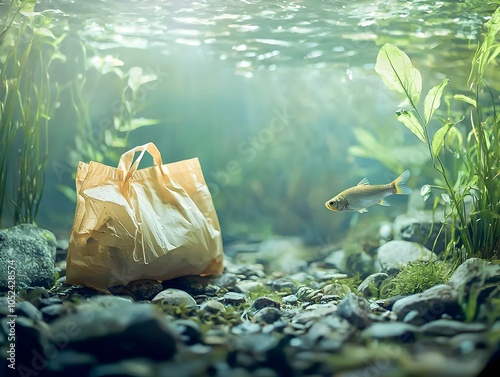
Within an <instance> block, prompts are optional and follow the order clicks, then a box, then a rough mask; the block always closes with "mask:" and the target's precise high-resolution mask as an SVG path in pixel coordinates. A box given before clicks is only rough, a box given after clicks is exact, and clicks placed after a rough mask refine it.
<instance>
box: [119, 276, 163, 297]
mask: <svg viewBox="0 0 500 377" xmlns="http://www.w3.org/2000/svg"><path fill="white" fill-rule="evenodd" d="M125 287H126V288H127V290H128V291H129V292H130V293H131V294H132V295H133V296H134V298H135V299H136V300H152V299H153V298H154V297H155V296H156V295H157V294H158V293H160V292H161V291H162V290H163V286H162V285H161V283H160V282H158V281H157V280H147V279H145V280H136V281H131V282H130V283H128V284H127V285H126V286H125Z"/></svg>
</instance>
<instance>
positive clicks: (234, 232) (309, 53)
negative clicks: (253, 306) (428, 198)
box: [38, 0, 498, 242]
mask: <svg viewBox="0 0 500 377" xmlns="http://www.w3.org/2000/svg"><path fill="white" fill-rule="evenodd" d="M496 6H498V4H497V5H495V4H494V2H486V1H482V0H476V1H461V2H456V1H428V0H423V1H394V0H385V1H375V0H372V1H344V0H343V1H294V2H292V1H250V0H249V1H236V0H232V1H162V0H159V1H145V0H142V1H132V0H129V1H118V0H114V1H110V0H100V1H97V0H92V1H89V0H86V1H84V2H82V1H40V3H39V6H38V7H39V10H42V9H56V10H57V11H56V12H54V19H55V21H56V22H58V23H60V24H61V27H63V28H64V30H65V31H66V32H67V33H68V34H69V37H68V38H67V40H66V41H65V43H66V45H65V46H64V49H65V50H66V52H67V55H68V59H73V60H74V64H73V68H74V70H76V71H78V70H79V69H80V70H81V69H83V68H82V67H83V56H81V53H80V51H81V50H80V49H78V48H75V46H77V45H78V44H77V43H76V42H75V41H83V42H84V44H85V45H86V46H88V48H89V51H90V50H92V51H95V54H97V55H99V56H101V57H104V56H106V55H110V56H112V57H113V58H116V59H119V60H120V61H122V62H123V67H122V68H123V69H129V68H130V67H133V66H140V67H142V68H143V69H144V71H145V72H148V73H151V74H155V75H156V76H157V78H158V79H157V80H156V81H155V82H153V83H151V84H150V85H148V86H145V88H146V89H145V90H144V91H142V92H141V95H143V96H144V99H145V101H146V104H147V106H146V107H145V108H144V109H143V111H142V112H141V115H142V116H145V117H148V118H155V119H159V120H160V124H158V125H156V126H152V127H148V128H144V129H140V130H137V131H134V132H132V133H131V134H130V137H129V144H130V146H131V147H132V146H135V145H139V144H142V143H144V142H147V141H151V140H152V141H154V142H155V143H156V144H157V145H158V147H159V148H160V150H161V151H162V153H163V158H164V160H165V161H176V160H179V159H184V158H190V157H194V156H198V157H199V158H200V160H201V163H202V166H203V168H204V171H205V176H206V180H207V182H208V183H209V186H210V188H211V191H212V194H213V196H214V200H215V204H216V207H217V210H218V213H219V217H220V221H221V224H222V227H223V233H224V235H225V236H226V237H236V238H246V237H254V236H257V237H263V236H266V235H269V234H295V235H301V236H304V237H306V238H307V239H308V240H309V241H310V242H323V241H325V242H326V240H329V241H335V240H339V239H340V238H341V237H342V235H343V234H344V233H345V230H346V229H347V227H348V225H349V223H350V222H351V221H352V218H353V216H357V215H356V214H354V215H353V214H345V213H332V212H329V211H328V210H326V208H325V207H324V202H325V201H326V200H327V199H329V198H330V197H331V196H333V194H336V193H338V192H339V191H341V190H342V189H344V188H346V187H349V186H352V185H354V184H356V183H357V182H358V181H359V180H360V179H361V178H362V177H363V176H367V177H368V178H369V179H370V181H372V182H373V183H385V182H388V181H389V180H391V179H393V178H394V177H395V176H396V175H397V174H396V173H395V172H391V171H390V170H389V169H388V168H387V167H386V166H384V165H383V164H382V163H380V162H377V161H373V160H370V159H364V158H359V157H356V156H354V154H353V153H350V152H352V147H353V146H355V145H358V144H359V141H358V139H357V137H356V135H358V137H359V135H360V134H363V132H365V133H366V132H369V133H370V134H371V135H374V137H375V140H376V141H377V143H378V144H377V143H372V145H373V148H375V149H376V150H378V151H383V152H382V155H385V157H384V158H386V159H388V160H390V161H394V165H395V166H396V168H395V169H399V168H401V169H403V168H405V169H406V168H409V169H410V170H412V176H413V177H412V179H411V181H410V185H411V186H413V187H416V188H417V191H418V188H419V185H421V184H424V183H426V182H427V181H428V180H430V179H432V176H431V175H429V174H431V172H432V170H430V169H428V170H426V161H427V160H426V159H427V157H426V152H425V150H422V149H421V147H420V145H418V144H417V141H416V140H415V139H414V137H413V135H411V134H409V132H408V131H407V130H405V129H404V128H403V127H402V126H401V125H400V124H399V123H398V122H397V120H396V119H395V117H394V111H395V109H397V106H398V104H399V100H400V98H397V97H395V96H394V95H393V94H392V93H389V92H388V91H387V90H386V89H385V87H384V85H383V83H382V80H381V79H380V78H379V77H378V75H377V74H376V73H375V72H374V65H375V61H376V55H377V52H378V50H379V48H380V47H381V46H382V45H383V44H384V43H386V42H390V43H393V44H395V45H397V46H398V47H400V48H401V49H403V50H404V51H405V52H406V53H407V54H408V55H409V56H410V57H411V59H412V61H413V63H414V65H415V66H416V67H417V68H418V69H419V70H420V71H421V72H422V75H423V80H424V91H425V90H426V88H427V89H428V88H430V87H431V86H434V85H435V84H437V83H438V81H439V80H441V79H442V78H443V77H448V78H450V79H451V84H450V92H453V91H455V90H459V89H460V90H463V89H466V79H467V76H468V72H469V67H470V61H471V58H472V55H473V53H474V49H475V45H476V41H477V38H478V36H479V35H480V33H481V30H482V25H483V24H484V22H485V21H486V20H487V19H488V16H489V15H490V14H491V13H492V12H493V10H494V9H495V8H496ZM72 41H73V42H75V43H72ZM82 73H83V72H82ZM72 74H74V72H70V73H68V72H64V71H61V76H64V75H68V77H70V76H71V75H72ZM99 85H100V86H99V90H97V91H96V93H95V96H94V98H93V101H92V106H91V108H90V112H91V114H89V115H90V116H91V118H92V123H93V125H95V129H96V134H97V135H99V133H101V134H104V131H105V129H106V127H109V125H110V124H111V122H112V121H111V120H110V114H112V108H113V103H116V98H113V96H115V97H116V95H114V94H112V93H113V91H112V90H110V88H109V83H106V82H104V83H103V82H101V83H100V84H99ZM111 86H112V85H111ZM113 101H115V102H113ZM65 106H67V104H65V103H64V101H62V107H61V110H59V111H58V113H57V114H56V117H55V119H54V122H53V124H52V125H51V136H50V138H51V141H53V143H52V146H51V152H52V155H51V156H49V158H50V160H49V170H48V172H47V184H46V192H45V196H44V202H43V204H42V209H41V213H40V221H39V223H40V225H42V226H43V225H46V226H49V227H51V228H53V229H54V228H55V229H56V233H57V229H59V231H60V232H62V233H64V232H69V230H70V228H71V222H72V214H73V210H74V204H73V203H71V201H69V200H67V199H65V198H63V197H61V193H60V191H58V190H57V186H58V185H73V182H72V177H71V172H72V171H74V169H76V166H75V162H74V161H71V159H70V158H69V157H68V156H69V155H70V153H69V152H70V150H71V149H72V148H73V149H74V148H75V144H74V140H73V136H74V130H73V129H72V125H71V124H68V123H67V122H66V120H67V119H69V115H68V114H69V110H68V113H66V112H65V111H66V110H65ZM368 153H372V152H369V151H368ZM381 158H382V157H381ZM61 164H62V166H63V168H61ZM406 202H407V198H393V199H391V203H393V206H392V207H390V208H385V207H383V208H382V207H379V208H375V207H372V208H371V209H370V212H369V213H368V214H365V215H363V216H392V215H395V214H397V213H400V212H402V211H404V210H405V206H406ZM377 207H378V206H377Z"/></svg>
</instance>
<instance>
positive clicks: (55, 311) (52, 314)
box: [40, 304, 64, 322]
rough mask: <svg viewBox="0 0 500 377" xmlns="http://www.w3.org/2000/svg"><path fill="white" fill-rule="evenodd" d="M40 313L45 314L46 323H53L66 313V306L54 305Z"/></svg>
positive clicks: (46, 307) (45, 307)
mask: <svg viewBox="0 0 500 377" xmlns="http://www.w3.org/2000/svg"><path fill="white" fill-rule="evenodd" d="M40 311H41V312H42V314H43V319H44V321H45V322H52V321H53V320H55V319H57V318H59V317H60V316H61V314H62V313H63V311H64V305H62V304H54V305H48V306H44V307H43V308H42V309H40Z"/></svg>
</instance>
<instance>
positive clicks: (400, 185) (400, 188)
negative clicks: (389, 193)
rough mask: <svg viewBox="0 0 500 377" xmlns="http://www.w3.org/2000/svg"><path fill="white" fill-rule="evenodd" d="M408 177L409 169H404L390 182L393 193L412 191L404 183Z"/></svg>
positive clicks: (400, 193) (401, 193) (406, 193)
mask: <svg viewBox="0 0 500 377" xmlns="http://www.w3.org/2000/svg"><path fill="white" fill-rule="evenodd" d="M408 178H410V171H409V170H405V171H404V172H403V173H401V175H400V176H399V177H397V178H396V179H395V180H394V181H393V182H392V187H393V190H394V194H399V195H409V194H411V193H412V192H413V190H412V189H411V188H409V187H408V186H407V185H406V182H407V181H408Z"/></svg>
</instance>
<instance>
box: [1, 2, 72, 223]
mask: <svg viewBox="0 0 500 377" xmlns="http://www.w3.org/2000/svg"><path fill="white" fill-rule="evenodd" d="M35 4H36V0H29V1H20V0H13V1H10V2H9V3H8V4H4V5H2V7H6V13H5V18H4V20H3V24H2V26H1V29H0V62H1V63H2V64H1V69H0V82H1V83H2V84H1V85H2V86H1V87H0V122H1V124H2V127H1V129H0V140H1V146H2V152H1V156H0V224H1V221H2V214H3V211H4V209H5V206H6V204H9V203H10V204H12V207H13V210H12V221H13V222H14V224H18V223H24V222H29V223H33V222H34V221H35V218H36V215H37V212H38V208H39V205H40V200H41V197H42V192H43V186H44V174H45V167H46V162H47V153H48V137H47V135H48V124H49V121H50V119H51V117H52V115H53V113H54V111H55V109H56V107H57V103H58V102H57V100H58V96H59V88H58V86H57V84H53V83H51V80H50V69H51V66H52V63H53V62H54V61H56V60H61V59H64V56H63V55H62V54H60V52H59V48H58V46H59V43H60V42H61V40H62V39H64V35H62V36H60V37H56V36H55V35H54V34H53V33H52V31H51V24H52V19H51V12H50V11H45V12H34V6H35ZM16 160H17V165H15V162H16ZM13 165H14V166H15V167H16V168H17V169H14V171H12V172H9V168H12V166H13ZM9 178H10V180H9ZM9 181H11V182H12V184H13V188H12V189H11V190H9V189H8V187H7V182H9ZM16 181H17V184H14V183H15V182H16Z"/></svg>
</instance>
